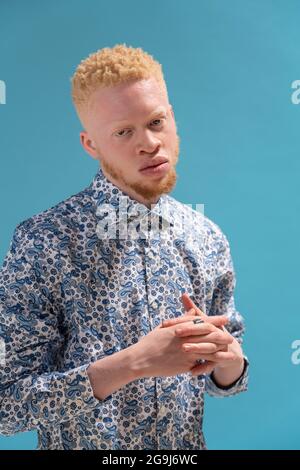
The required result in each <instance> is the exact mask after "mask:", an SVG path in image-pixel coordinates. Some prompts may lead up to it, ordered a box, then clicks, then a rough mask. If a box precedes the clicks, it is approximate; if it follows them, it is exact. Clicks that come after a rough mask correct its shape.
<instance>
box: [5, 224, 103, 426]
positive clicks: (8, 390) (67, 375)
mask: <svg viewBox="0 0 300 470" xmlns="http://www.w3.org/2000/svg"><path fill="white" fill-rule="evenodd" d="M59 263H60V261H59V254H58V252H55V251H54V250H52V249H51V248H50V245H49V244H48V243H46V242H45V239H43V237H42V239H41V238H40V237H39V236H37V235H36V234H32V233H29V232H28V231H26V230H24V229H23V228H22V225H19V226H18V227H17V228H16V230H15V233H14V236H13V239H12V242H11V245H10V249H9V252H8V254H7V256H6V258H5V260H4V264H3V267H2V269H1V271H0V346H1V350H2V355H1V361H0V433H1V434H4V435H9V434H14V433H17V432H20V431H28V430H31V429H35V428H39V427H43V426H46V425H47V424H49V423H52V424H53V423H60V422H63V421H68V420H70V419H72V418H73V417H74V416H76V415H79V414H81V413H85V412H86V411H87V410H90V409H91V408H94V407H96V406H97V405H98V404H99V401H98V400H97V399H96V398H95V397H94V395H93V391H92V388H91V385H90V381H89V377H88V375H87V368H88V366H89V364H83V365H82V366H80V367H75V366H74V368H73V369H71V370H59V367H58V364H59V360H58V359H59V354H60V352H61V350H62V348H63V345H64V340H65V338H64V336H63V334H62V333H61V331H60V318H61V315H62V314H63V312H62V311H61V309H60V308H59V303H57V302H56V295H58V292H57V291H56V290H55V289H56V287H57V286H58V281H59V279H58V277H57V276H59V272H60V270H61V266H60V264H59ZM54 267H55V269H54ZM45 280H47V282H45ZM49 286H52V287H49Z"/></svg>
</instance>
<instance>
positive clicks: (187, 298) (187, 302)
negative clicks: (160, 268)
mask: <svg viewBox="0 0 300 470" xmlns="http://www.w3.org/2000/svg"><path fill="white" fill-rule="evenodd" d="M181 302H182V303H183V306H184V308H185V310H186V313H187V311H188V310H190V309H191V308H193V309H194V310H195V315H197V316H200V317H202V318H207V315H205V313H203V312H202V311H201V310H200V308H198V307H197V306H196V305H195V304H194V302H193V301H192V299H191V298H190V296H189V295H188V294H187V293H186V292H185V293H184V294H182V296H181ZM186 313H185V315H186Z"/></svg>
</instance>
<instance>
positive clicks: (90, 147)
mask: <svg viewBox="0 0 300 470" xmlns="http://www.w3.org/2000/svg"><path fill="white" fill-rule="evenodd" d="M79 136H80V143H81V145H82V147H83V148H84V150H85V151H86V152H87V153H88V154H89V155H90V156H91V157H92V158H94V159H95V160H98V159H99V155H98V152H97V149H96V144H95V142H94V141H93V140H92V139H91V138H90V137H89V135H88V133H87V132H86V131H81V132H80V134H79Z"/></svg>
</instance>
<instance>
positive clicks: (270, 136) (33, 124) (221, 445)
mask: <svg viewBox="0 0 300 470" xmlns="http://www.w3.org/2000/svg"><path fill="white" fill-rule="evenodd" d="M116 43H126V44H127V45H131V46H134V47H142V48H143V49H145V50H146V51H148V52H149V53H151V54H152V55H153V56H154V57H155V58H156V59H157V60H159V62H161V63H162V64H163V69H164V73H165V78H166V81H167V84H168V89H169V95H170V101H171V103H172V104H173V107H174V111H175V116H176V120H177V124H178V131H179V135H180V137H181V153H180V161H179V164H178V173H179V179H178V184H177V187H176V189H175V190H174V191H173V193H172V195H173V196H174V197H175V198H177V199H178V200H180V201H182V202H184V203H187V204H197V203H198V204H201V203H203V204H204V205H205V213H206V215H207V216H208V217H210V218H211V219H212V220H213V221H215V222H216V223H217V224H218V225H220V227H221V228H222V229H223V231H224V232H225V234H226V235H227V237H228V238H229V241H230V244H231V250H232V256H233V260H234V264H235V269H236V275H237V288H236V305H237V308H238V310H239V311H240V312H241V313H242V314H243V315H244V317H245V320H246V325H247V331H246V339H245V350H246V353H247V355H248V356H249V359H250V361H251V375H250V384H249V391H248V392H247V393H245V394H241V395H239V396H236V397H232V398H227V399H215V398H214V399H212V398H207V401H206V410H205V432H206V438H207V444H208V447H209V448H210V449H299V448H300V439H299V419H300V410H299V408H300V398H299V396H300V395H299V390H300V365H297V364H296V363H295V364H294V363H293V362H292V353H293V349H292V343H293V341H295V340H297V339H300V321H299V303H298V302H299V280H300V279H299V261H300V255H299V241H300V223H299V210H300V197H299V171H300V137H299V136H300V104H297V102H298V99H295V95H294V98H293V97H292V94H293V92H295V90H293V88H292V83H293V82H294V81H295V80H299V79H300V2H299V1H298V0H226V1H224V0H186V1H183V0H163V1H162V0H152V1H151V2H146V1H143V0H127V1H126V2H124V1H123V0H115V1H114V2H108V1H103V0H51V1H46V0H44V1H41V0H26V1H23V0H13V1H11V0H0V80H2V81H3V82H5V85H6V104H0V134H1V139H0V155H1V172H0V210H1V230H0V257H1V262H2V261H3V258H4V256H5V254H6V252H7V250H8V246H9V242H10V239H11V236H12V233H13V230H14V227H15V226H16V225H17V224H18V223H19V222H21V221H23V220H24V219H26V218H28V217H30V216H32V215H33V214H36V213H38V212H40V211H43V210H45V209H47V208H49V207H51V206H53V205H54V204H56V203H58V202H59V201H61V200H63V199H65V198H67V197H68V196H70V195H71V194H74V193H76V192H79V191H80V190H81V189H83V188H84V187H86V186H87V185H88V184H89V183H90V181H91V179H92V177H93V176H94V174H95V173H96V171H97V162H95V161H94V160H92V159H91V158H90V157H89V156H88V155H87V154H86V153H85V152H84V151H83V149H82V147H81V146H80V142H79V131H80V130H81V127H80V123H79V121H78V119H77V116H76V114H75V111H74V109H73V106H72V102H71V98H70V77H71V75H72V74H73V72H74V70H75V68H76V66H77V64H78V63H79V62H80V61H81V60H82V59H83V58H85V57H86V56H87V55H88V54H90V53H91V52H94V51H96V50H97V49H100V48H102V47H105V46H113V45H115V44H116ZM295 93H296V92H295ZM296 98H297V97H296ZM2 101H3V100H2ZM294 362H298V361H294ZM36 443H37V438H36V433H35V432H34V431H32V432H29V433H24V434H19V435H16V436H12V437H2V438H0V448H1V449H31V448H35V447H36Z"/></svg>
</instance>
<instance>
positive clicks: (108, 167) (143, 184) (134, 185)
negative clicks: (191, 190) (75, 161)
mask: <svg viewBox="0 0 300 470" xmlns="http://www.w3.org/2000/svg"><path fill="white" fill-rule="evenodd" d="M176 137H177V139H176V145H175V150H174V153H173V155H171V158H170V164H171V168H170V170H169V172H168V173H167V174H166V175H165V176H164V177H163V178H160V179H159V180H152V179H151V178H147V176H146V177H144V181H142V180H141V181H129V180H128V178H127V177H126V176H125V175H124V173H123V172H122V171H121V170H120V169H119V168H117V167H115V166H114V165H112V164H111V163H108V162H107V161H106V160H105V159H104V158H103V156H102V157H101V158H99V159H100V163H101V167H102V169H103V170H104V173H105V174H106V175H108V176H110V177H111V178H112V179H113V182H114V183H116V185H118V182H119V183H121V184H122V186H125V187H127V188H130V189H131V190H133V191H134V192H135V193H136V194H138V195H139V196H142V197H143V198H144V199H146V200H153V199H156V198H158V197H159V196H161V195H162V194H168V193H170V192H171V191H172V189H173V188H174V186H175V184H176V180H177V174H176V169H175V166H176V164H177V161H178V156H179V142H180V139H179V136H178V135H176ZM141 178H143V176H141ZM108 179H109V178H108ZM147 179H148V180H149V181H147Z"/></svg>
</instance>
